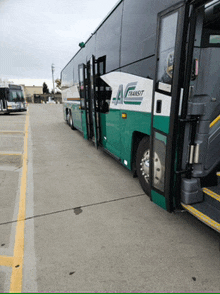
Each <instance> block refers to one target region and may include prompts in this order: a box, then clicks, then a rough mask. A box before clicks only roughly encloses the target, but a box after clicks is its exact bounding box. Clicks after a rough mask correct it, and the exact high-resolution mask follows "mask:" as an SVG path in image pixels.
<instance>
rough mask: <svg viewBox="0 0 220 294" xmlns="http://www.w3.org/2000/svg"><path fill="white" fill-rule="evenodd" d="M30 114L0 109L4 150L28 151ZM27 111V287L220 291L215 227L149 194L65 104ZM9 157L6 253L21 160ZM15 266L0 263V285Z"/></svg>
mask: <svg viewBox="0 0 220 294" xmlns="http://www.w3.org/2000/svg"><path fill="white" fill-rule="evenodd" d="M25 116H26V114H20V115H16V116H15V115H13V114H12V115H9V116H0V124H1V126H2V128H1V127H0V129H1V130H2V133H1V134H0V138H4V139H3V140H1V141H0V151H1V152H2V153H4V152H5V153H6V152H9V151H10V152H11V151H13V152H17V153H19V152H23V141H24V134H23V133H22V132H23V130H24V127H25ZM29 118H30V123H29V130H28V173H27V191H26V222H25V235H24V265H23V274H22V292H205V291H206V292H207V291H212V292H219V290H220V281H219V277H220V276H219V269H220V251H219V240H220V239H219V234H218V233H217V232H215V231H213V230H212V229H210V228H209V227H207V226H205V225H204V224H203V223H201V222H199V221H198V220H197V219H195V218H194V217H193V216H191V215H189V214H188V213H187V212H184V213H176V214H174V213H172V214H169V213H168V212H166V211H164V210H162V209H161V208H160V207H158V206H156V205H155V204H154V203H152V202H151V201H150V200H149V198H148V197H147V196H146V195H145V194H144V193H143V191H142V189H141V188H140V186H139V182H138V179H134V178H133V177H132V174H131V173H130V172H129V171H127V170H126V169H125V168H124V167H122V166H121V165H120V164H119V163H117V162H116V161H115V160H113V159H112V158H111V157H109V156H108V155H107V154H105V153H104V152H103V151H101V150H96V149H95V148H94V146H93V145H92V143H90V142H88V141H85V140H84V139H83V137H82V135H81V134H80V133H79V132H78V131H72V130H71V129H70V128H69V126H68V125H67V124H65V122H64V121H63V116H62V105H57V104H56V105H47V104H40V105H36V104H35V105H29ZM14 122H16V124H14ZM5 130H8V131H9V130H10V131H17V132H18V131H19V132H21V133H14V134H12V133H7V134H5V133H3V131H5ZM8 156H9V155H8ZM11 156H12V155H11ZM12 157H13V158H11V160H10V158H9V157H7V158H8V159H6V155H2V157H1V154H0V183H1V186H0V189H1V194H0V203H1V205H0V212H1V213H0V221H1V223H0V241H1V242H0V256H12V255H13V249H14V242H15V233H16V219H17V212H18V207H19V197H18V195H19V191H20V178H21V173H22V168H21V159H19V158H20V156H19V155H14V156H12ZM10 183H11V184H10ZM2 244H4V245H2ZM0 262H1V257H0ZM11 275H12V271H11V267H10V266H1V263H0V291H2V292H3V291H4V292H9V289H10V284H11Z"/></svg>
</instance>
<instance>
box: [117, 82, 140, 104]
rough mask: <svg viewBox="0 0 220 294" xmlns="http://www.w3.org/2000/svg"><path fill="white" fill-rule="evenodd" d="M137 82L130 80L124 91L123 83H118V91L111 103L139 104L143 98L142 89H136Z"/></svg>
mask: <svg viewBox="0 0 220 294" xmlns="http://www.w3.org/2000/svg"><path fill="white" fill-rule="evenodd" d="M137 83H138V82H132V83H129V84H127V86H126V88H125V91H124V89H123V85H119V87H118V92H117V95H116V97H115V98H113V103H114V104H115V105H117V104H133V105H140V104H141V102H142V100H143V94H144V90H136V86H137Z"/></svg>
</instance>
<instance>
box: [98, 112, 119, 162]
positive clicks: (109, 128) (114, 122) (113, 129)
mask: <svg viewBox="0 0 220 294" xmlns="http://www.w3.org/2000/svg"><path fill="white" fill-rule="evenodd" d="M100 118H101V130H102V132H101V142H102V146H103V147H104V148H105V149H107V150H109V151H110V152H111V153H112V154H114V155H115V156H116V157H119V158H120V153H121V152H120V149H121V130H120V125H119V122H120V110H119V109H110V111H109V113H102V114H101V116H100Z"/></svg>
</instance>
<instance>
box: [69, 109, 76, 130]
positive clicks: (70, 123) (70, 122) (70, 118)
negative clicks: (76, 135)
mask: <svg viewBox="0 0 220 294" xmlns="http://www.w3.org/2000/svg"><path fill="white" fill-rule="evenodd" d="M69 125H70V127H71V129H72V130H75V129H76V128H75V127H74V123H73V116H72V112H71V111H70V114H69Z"/></svg>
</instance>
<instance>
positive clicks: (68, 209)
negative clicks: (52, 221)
mask: <svg viewBox="0 0 220 294" xmlns="http://www.w3.org/2000/svg"><path fill="white" fill-rule="evenodd" d="M141 196H146V194H144V193H143V194H138V195H133V196H127V197H122V198H116V199H112V200H106V201H101V202H96V203H91V204H85V205H82V206H77V207H71V208H66V209H62V210H57V211H52V212H47V213H42V214H37V215H34V216H30V217H27V218H25V219H21V220H19V221H24V220H25V221H26V220H31V219H35V218H38V217H44V216H48V215H53V214H57V213H63V212H67V211H71V210H73V211H78V210H80V209H82V208H87V207H91V206H97V205H102V204H108V203H111V202H116V201H121V200H126V199H131V198H136V197H141ZM17 222H18V220H14V221H8V222H4V223H0V226H2V225H8V224H12V223H17Z"/></svg>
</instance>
